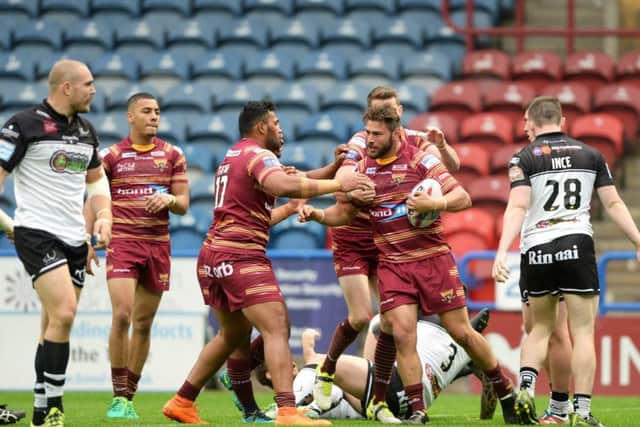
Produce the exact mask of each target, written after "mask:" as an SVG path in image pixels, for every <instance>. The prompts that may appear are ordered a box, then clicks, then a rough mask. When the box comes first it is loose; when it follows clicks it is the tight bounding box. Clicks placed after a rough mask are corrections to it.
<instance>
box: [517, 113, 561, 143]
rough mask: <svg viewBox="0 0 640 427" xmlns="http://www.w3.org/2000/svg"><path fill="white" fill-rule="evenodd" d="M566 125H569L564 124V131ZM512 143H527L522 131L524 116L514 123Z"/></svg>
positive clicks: (527, 139) (524, 133) (527, 138)
mask: <svg viewBox="0 0 640 427" xmlns="http://www.w3.org/2000/svg"><path fill="white" fill-rule="evenodd" d="M567 125H569V123H565V130H567V129H568V127H566V126H567ZM513 142H514V143H516V144H527V143H529V137H528V136H527V134H526V132H525V131H524V114H523V115H522V117H520V118H519V119H518V120H517V121H516V124H515V128H514V130H513Z"/></svg>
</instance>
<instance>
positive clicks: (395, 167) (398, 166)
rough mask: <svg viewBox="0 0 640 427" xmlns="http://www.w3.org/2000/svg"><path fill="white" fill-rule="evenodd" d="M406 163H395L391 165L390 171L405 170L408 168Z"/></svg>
mask: <svg viewBox="0 0 640 427" xmlns="http://www.w3.org/2000/svg"><path fill="white" fill-rule="evenodd" d="M408 167H409V166H408V165H407V164H406V163H400V164H395V165H393V166H391V170H392V171H406V170H407V169H408Z"/></svg>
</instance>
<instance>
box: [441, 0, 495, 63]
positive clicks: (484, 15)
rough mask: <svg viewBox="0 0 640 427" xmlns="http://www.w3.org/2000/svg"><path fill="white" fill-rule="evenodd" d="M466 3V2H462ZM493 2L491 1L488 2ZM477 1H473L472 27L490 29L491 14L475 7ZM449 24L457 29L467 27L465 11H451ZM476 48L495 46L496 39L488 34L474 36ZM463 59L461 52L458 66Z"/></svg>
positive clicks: (491, 23)
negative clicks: (451, 23) (452, 24)
mask: <svg viewBox="0 0 640 427" xmlns="http://www.w3.org/2000/svg"><path fill="white" fill-rule="evenodd" d="M463 1H466V0H463ZM488 1H493V0H488ZM477 4H478V1H474V10H473V15H472V19H473V26H474V27H475V28H482V29H487V28H492V27H493V26H494V16H493V14H492V13H490V12H487V11H486V10H484V9H481V8H478V7H477ZM451 22H453V23H454V24H455V25H457V26H459V27H462V28H464V27H466V26H467V11H466V10H464V9H461V10H453V11H452V12H451ZM475 43H476V46H477V47H479V48H486V47H490V46H495V45H496V39H495V37H494V36H491V35H488V34H479V35H477V36H475ZM463 59H464V52H462V55H461V58H460V62H457V64H458V65H459V66H461V65H462V60H463Z"/></svg>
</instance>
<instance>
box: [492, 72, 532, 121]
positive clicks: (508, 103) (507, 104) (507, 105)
mask: <svg viewBox="0 0 640 427" xmlns="http://www.w3.org/2000/svg"><path fill="white" fill-rule="evenodd" d="M534 97H535V92H534V91H533V89H531V87H530V86H529V85H527V84H524V83H521V82H503V83H500V84H499V85H496V86H494V87H492V88H491V90H489V91H487V92H485V93H484V111H491V112H494V113H502V114H505V115H506V116H507V117H508V118H509V120H511V123H513V122H515V121H516V120H518V119H519V118H520V117H522V115H523V114H524V109H525V107H526V106H527V104H528V103H529V101H531V100H532V99H533V98H534ZM512 127H513V125H512Z"/></svg>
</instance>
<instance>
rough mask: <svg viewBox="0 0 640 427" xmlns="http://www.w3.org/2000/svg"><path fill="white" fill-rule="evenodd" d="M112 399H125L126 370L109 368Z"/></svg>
mask: <svg viewBox="0 0 640 427" xmlns="http://www.w3.org/2000/svg"><path fill="white" fill-rule="evenodd" d="M111 384H112V385H113V396H114V397H127V368H111Z"/></svg>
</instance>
